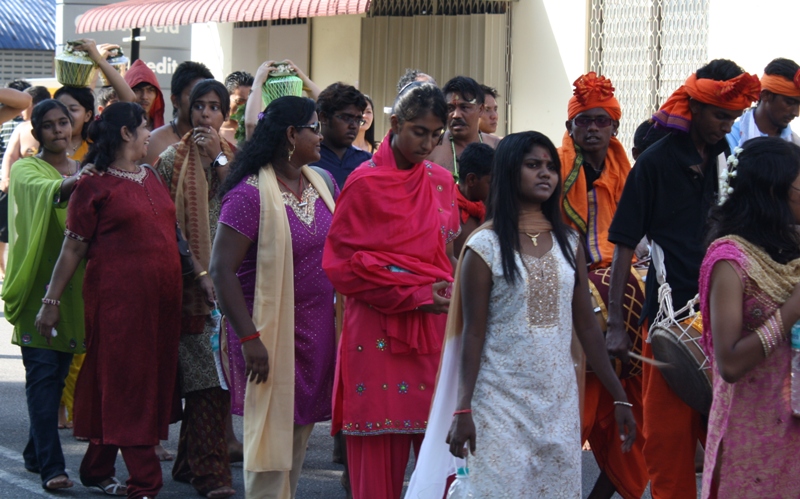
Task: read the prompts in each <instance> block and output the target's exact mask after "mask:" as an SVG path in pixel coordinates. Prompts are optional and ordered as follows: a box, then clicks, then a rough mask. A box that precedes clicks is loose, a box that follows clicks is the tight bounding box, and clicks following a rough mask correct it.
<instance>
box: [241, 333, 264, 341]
mask: <svg viewBox="0 0 800 499" xmlns="http://www.w3.org/2000/svg"><path fill="white" fill-rule="evenodd" d="M260 337H261V333H259V332H258V331H256V332H255V334H251V335H250V336H245V337H244V338H239V343H245V342H247V341H250V340H255V339H256V338H260Z"/></svg>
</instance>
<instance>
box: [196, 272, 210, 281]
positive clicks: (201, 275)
mask: <svg viewBox="0 0 800 499" xmlns="http://www.w3.org/2000/svg"><path fill="white" fill-rule="evenodd" d="M206 275H208V272H206V271H205V270H204V271H202V272H200V273H199V274H197V275H196V276H194V280H195V281H196V280H198V279H200V278H201V277H203V276H206Z"/></svg>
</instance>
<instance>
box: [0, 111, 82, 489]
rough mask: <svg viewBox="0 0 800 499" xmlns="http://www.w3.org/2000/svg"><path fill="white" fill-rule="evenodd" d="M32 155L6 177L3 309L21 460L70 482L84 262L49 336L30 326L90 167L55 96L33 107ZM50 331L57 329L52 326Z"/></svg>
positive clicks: (52, 479) (57, 482)
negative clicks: (62, 415) (24, 413)
mask: <svg viewBox="0 0 800 499" xmlns="http://www.w3.org/2000/svg"><path fill="white" fill-rule="evenodd" d="M31 124H32V126H33V134H34V137H35V138H36V140H38V141H39V143H40V144H41V148H40V150H39V153H38V154H37V155H36V156H32V157H29V158H24V159H21V160H19V161H17V162H16V163H15V164H14V168H13V174H12V175H11V179H10V183H9V191H8V192H9V206H8V208H9V212H8V218H9V242H8V245H9V246H8V248H9V251H8V266H7V272H6V278H5V282H4V283H3V292H2V296H3V301H4V302H5V317H6V319H7V320H8V322H10V323H11V324H13V325H14V334H13V337H12V340H11V342H12V343H13V344H15V345H19V346H20V349H21V350H22V362H23V364H24V365H25V393H26V396H27V400H28V415H29V418H30V436H29V440H28V445H27V446H26V447H25V450H24V451H23V457H24V459H25V468H26V469H27V470H28V471H31V472H34V473H39V474H40V476H41V478H42V487H44V488H45V489H46V490H56V489H64V488H69V487H72V481H71V480H70V479H69V477H67V474H66V471H65V469H64V466H65V465H64V455H63V453H62V452H61V442H60V440H59V436H58V429H57V424H58V405H59V401H60V399H61V390H62V388H63V387H64V378H65V377H66V375H67V372H68V370H69V365H70V362H71V361H72V355H73V354H80V353H84V351H85V348H84V341H83V334H84V333H83V321H84V317H83V298H82V295H81V289H82V284H83V266H81V268H80V269H79V270H78V272H76V273H75V276H74V277H73V278H72V280H71V281H70V284H69V288H68V291H66V292H65V293H64V295H63V296H62V298H61V302H62V304H61V322H60V324H59V327H58V332H57V335H56V334H54V335H53V336H54V337H53V338H45V337H43V336H41V335H40V334H39V333H38V332H37V330H36V327H35V326H34V321H35V319H36V314H37V312H39V307H41V304H42V298H43V297H44V295H45V291H46V288H47V284H48V282H49V281H50V276H51V274H52V273H53V267H54V266H55V264H56V260H57V259H58V255H59V253H60V251H61V244H62V243H63V241H64V230H65V229H66V218H67V209H66V208H67V201H68V200H69V196H70V194H72V190H73V189H74V188H75V185H76V183H77V182H78V180H79V179H80V177H81V175H84V174H87V175H91V174H93V170H92V169H91V168H89V169H86V168H84V169H83V170H81V169H80V164H79V163H78V162H77V161H75V160H73V159H69V158H68V157H67V152H68V150H69V138H70V136H71V135H72V117H71V116H70V114H69V111H68V110H67V108H66V107H65V106H64V105H63V104H62V103H60V102H58V101H56V100H46V101H43V102H41V103H39V104H38V105H37V106H36V107H35V108H34V109H33V112H32V114H31ZM54 333H55V332H54Z"/></svg>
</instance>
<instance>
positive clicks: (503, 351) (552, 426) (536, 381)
mask: <svg viewBox="0 0 800 499" xmlns="http://www.w3.org/2000/svg"><path fill="white" fill-rule="evenodd" d="M467 246H468V247H469V248H471V249H472V250H473V251H475V253H477V254H478V255H480V257H481V258H482V259H483V260H484V261H485V262H486V264H487V265H488V266H489V268H490V269H491V271H492V276H493V277H492V291H491V296H490V301H489V316H488V320H487V325H486V342H485V344H484V347H483V353H482V355H481V366H480V371H479V373H478V378H477V382H476V384H475V392H474V394H473V397H472V411H473V412H472V416H473V419H474V421H475V427H476V433H477V436H476V445H477V450H476V454H475V456H474V457H470V460H469V468H470V476H471V481H472V482H473V483H474V485H475V487H476V488H477V490H478V493H479V494H478V497H485V498H488V497H491V498H498V499H499V498H514V499H518V498H521V497H529V498H547V499H557V498H569V499H575V498H580V497H581V456H580V452H581V450H580V449H581V445H580V415H579V410H578V391H577V383H576V380H575V370H574V368H573V365H572V356H571V354H570V344H571V340H572V294H573V289H574V287H575V272H574V270H573V269H572V267H571V266H570V265H569V263H568V262H567V260H566V259H565V258H564V255H563V254H562V252H561V249H560V247H559V245H558V243H557V242H556V240H555V236H554V237H553V248H552V249H551V250H550V251H549V252H547V253H546V254H545V255H544V256H542V257H541V258H535V257H532V256H529V255H522V256H521V257H520V255H519V254H517V255H516V261H517V266H518V267H519V268H520V271H521V275H522V279H518V280H517V282H516V284H514V285H510V284H509V283H508V282H507V281H506V280H505V279H504V278H503V268H502V263H501V257H500V244H499V241H498V239H497V235H496V234H495V232H494V231H492V230H483V231H481V232H478V233H477V234H475V235H474V236H473V237H472V238H471V239H470V240H469V241H468V242H467ZM523 261H524V263H525V264H524V265H523V264H522V262H523Z"/></svg>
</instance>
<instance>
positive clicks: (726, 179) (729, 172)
mask: <svg viewBox="0 0 800 499" xmlns="http://www.w3.org/2000/svg"><path fill="white" fill-rule="evenodd" d="M743 150H744V149H742V148H741V147H734V148H733V154H731V155H730V156H728V161H726V162H725V166H724V167H723V168H721V169H720V171H719V176H718V181H719V200H718V204H719V205H720V206H721V205H723V204H724V203H725V201H727V200H728V196H730V195H731V194H733V187H731V179H734V178H736V167H737V166H739V153H741V152H742V151H743Z"/></svg>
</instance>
